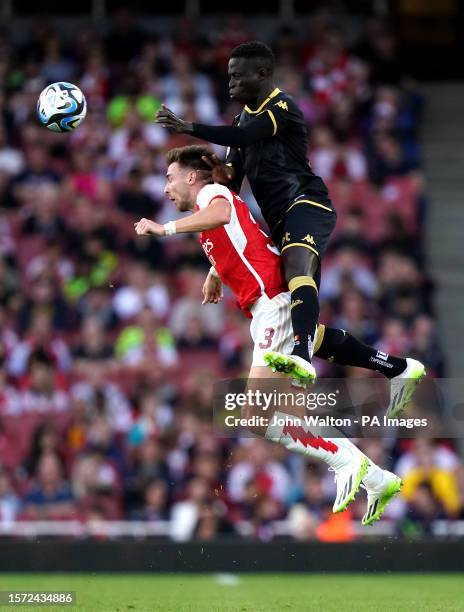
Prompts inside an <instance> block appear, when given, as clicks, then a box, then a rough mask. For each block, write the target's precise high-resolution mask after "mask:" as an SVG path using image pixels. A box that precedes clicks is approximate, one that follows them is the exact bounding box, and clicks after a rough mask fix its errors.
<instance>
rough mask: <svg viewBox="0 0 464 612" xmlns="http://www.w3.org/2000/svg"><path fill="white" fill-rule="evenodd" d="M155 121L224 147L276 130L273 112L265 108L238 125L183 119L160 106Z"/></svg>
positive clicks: (266, 136)
mask: <svg viewBox="0 0 464 612" xmlns="http://www.w3.org/2000/svg"><path fill="white" fill-rule="evenodd" d="M155 121H156V123H159V124H160V125H162V126H163V127H166V128H170V129H172V130H175V131H176V132H180V133H185V134H191V135H192V136H195V137H196V138H201V139H202V140H206V141H208V142H212V143H214V144H218V145H222V146H224V147H246V146H247V145H250V144H253V143H254V142H258V141H259V140H264V139H265V138H270V137H271V136H274V135H275V134H276V132H277V122H276V119H275V115H274V112H273V111H272V110H270V109H266V110H264V111H263V112H261V113H259V115H256V117H254V118H253V119H252V120H251V121H248V122H247V124H246V126H240V125H204V124H202V123H190V122H189V121H183V120H182V119H180V118H179V117H177V115H175V114H174V113H173V112H172V111H171V110H169V108H167V107H165V106H162V107H161V109H160V110H159V111H158V112H157V114H156V120H155Z"/></svg>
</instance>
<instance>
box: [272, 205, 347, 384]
mask: <svg viewBox="0 0 464 612" xmlns="http://www.w3.org/2000/svg"><path fill="white" fill-rule="evenodd" d="M335 219H336V217H335V214H333V213H332V212H327V211H325V210H321V209H320V208H318V207H317V206H313V205H312V204H307V203H300V204H295V205H294V206H292V207H291V208H290V209H289V211H288V212H287V215H286V216H285V218H284V220H283V222H282V227H280V228H278V231H275V232H273V238H274V240H277V241H278V246H279V247H280V250H281V254H282V268H283V271H284V275H285V279H286V281H287V284H288V288H289V291H290V293H291V297H292V304H291V318H292V327H293V334H294V345H293V348H292V350H291V354H287V355H284V354H273V355H272V354H268V355H267V359H266V361H267V363H268V365H269V366H270V367H271V368H274V369H275V370H277V371H279V372H284V373H287V374H288V375H289V376H291V377H292V378H294V379H295V380H297V381H299V382H301V383H307V382H313V381H314V380H315V378H316V372H315V370H314V367H313V366H312V364H311V359H312V353H313V349H314V341H315V335H316V328H317V322H318V319H319V295H318V291H319V281H320V265H321V256H322V254H323V253H324V251H325V248H326V246H327V243H328V240H329V237H330V234H331V232H332V230H333V228H334V226H335Z"/></svg>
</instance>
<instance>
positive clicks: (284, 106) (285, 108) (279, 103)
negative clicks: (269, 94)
mask: <svg viewBox="0 0 464 612" xmlns="http://www.w3.org/2000/svg"><path fill="white" fill-rule="evenodd" d="M275 106H278V107H279V108H282V109H283V110H286V111H288V105H287V103H286V102H284V101H283V100H279V101H278V102H276V103H275Z"/></svg>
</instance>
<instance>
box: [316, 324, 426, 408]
mask: <svg viewBox="0 0 464 612" xmlns="http://www.w3.org/2000/svg"><path fill="white" fill-rule="evenodd" d="M320 331H321V332H322V334H323V338H322V339H321V341H320V342H319V344H318V348H317V351H315V352H314V354H315V355H317V357H320V358H321V359H326V360H330V361H333V362H334V363H337V364H339V365H350V366H356V367H359V368H366V369H368V370H373V371H376V372H379V373H380V374H383V375H384V376H386V377H387V378H389V379H390V380H391V389H390V403H389V406H388V408H387V416H388V417H390V418H391V417H394V416H397V415H399V414H400V412H402V411H403V410H404V408H405V407H406V405H407V403H408V402H409V400H410V399H411V396H412V394H413V393H414V390H415V388H416V386H417V385H418V383H419V382H420V381H421V380H422V379H423V378H424V376H425V367H424V365H423V364H422V363H421V362H420V361H417V360H416V359H411V358H409V357H408V358H402V357H395V356H394V355H389V354H387V353H384V352H382V351H378V350H377V349H375V348H374V347H372V346H368V345H367V344H364V342H361V341H360V340H358V339H357V338H355V337H354V336H353V335H352V334H350V333H349V332H347V331H345V330H343V329H336V328H333V327H325V328H324V326H320Z"/></svg>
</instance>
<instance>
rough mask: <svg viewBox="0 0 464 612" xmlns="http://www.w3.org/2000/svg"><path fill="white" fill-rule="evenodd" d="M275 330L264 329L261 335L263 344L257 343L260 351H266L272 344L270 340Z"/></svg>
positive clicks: (271, 328) (270, 328)
mask: <svg viewBox="0 0 464 612" xmlns="http://www.w3.org/2000/svg"><path fill="white" fill-rule="evenodd" d="M274 334H275V329H274V328H273V327H266V329H265V330H264V334H263V342H260V343H259V345H258V346H259V348H260V349H268V348H270V346H271V344H272V338H273V337H274Z"/></svg>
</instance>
